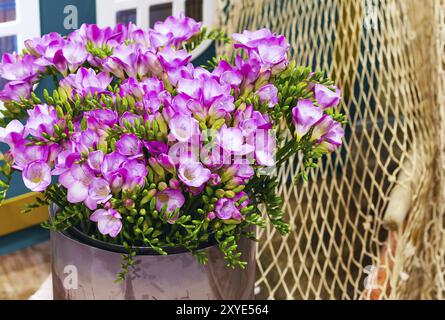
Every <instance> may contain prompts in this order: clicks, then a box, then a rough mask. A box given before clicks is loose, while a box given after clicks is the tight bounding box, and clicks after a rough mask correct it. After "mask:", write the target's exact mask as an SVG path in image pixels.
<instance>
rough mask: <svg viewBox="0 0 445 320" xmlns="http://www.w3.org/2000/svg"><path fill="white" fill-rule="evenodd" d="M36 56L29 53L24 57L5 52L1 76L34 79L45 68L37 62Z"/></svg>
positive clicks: (21, 79) (0, 69) (24, 79)
mask: <svg viewBox="0 0 445 320" xmlns="http://www.w3.org/2000/svg"><path fill="white" fill-rule="evenodd" d="M35 61H36V58H35V57H34V56H31V55H29V54H26V55H24V56H23V57H20V56H18V55H17V54H9V53H5V54H4V55H3V59H2V63H1V65H0V77H2V78H3V79H6V80H10V81H27V82H31V81H34V80H35V79H36V78H37V76H38V75H39V71H43V70H44V68H42V67H41V66H39V65H38V64H36V63H35Z"/></svg>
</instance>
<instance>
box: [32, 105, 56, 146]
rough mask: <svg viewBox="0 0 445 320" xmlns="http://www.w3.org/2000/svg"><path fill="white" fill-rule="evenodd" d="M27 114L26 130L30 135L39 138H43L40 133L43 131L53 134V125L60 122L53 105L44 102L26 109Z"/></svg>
mask: <svg viewBox="0 0 445 320" xmlns="http://www.w3.org/2000/svg"><path fill="white" fill-rule="evenodd" d="M28 116H29V118H28V121H27V123H26V129H27V131H28V132H29V133H30V134H31V135H32V136H34V137H36V138H40V139H43V136H42V133H44V132H45V133H47V134H48V135H50V136H53V135H54V125H56V124H58V125H60V124H61V121H60V120H59V118H58V117H57V112H56V110H55V109H54V107H53V106H48V105H46V104H40V105H36V106H34V109H32V110H28Z"/></svg>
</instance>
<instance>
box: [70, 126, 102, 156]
mask: <svg viewBox="0 0 445 320" xmlns="http://www.w3.org/2000/svg"><path fill="white" fill-rule="evenodd" d="M72 139H73V141H74V142H75V143H76V150H77V151H79V152H89V151H90V148H92V149H93V150H94V149H96V146H97V144H98V143H99V136H98V134H97V133H96V132H95V131H93V130H91V129H86V130H85V131H81V132H76V133H75V134H74V135H73V137H72Z"/></svg>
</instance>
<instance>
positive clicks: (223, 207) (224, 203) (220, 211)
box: [215, 198, 241, 220]
mask: <svg viewBox="0 0 445 320" xmlns="http://www.w3.org/2000/svg"><path fill="white" fill-rule="evenodd" d="M215 213H216V216H217V217H218V218H219V219H221V220H229V219H232V218H234V219H237V220H238V219H239V218H240V217H241V213H240V211H239V210H238V208H237V207H236V206H235V201H233V200H232V199H227V198H222V199H219V200H218V201H217V202H216V204H215Z"/></svg>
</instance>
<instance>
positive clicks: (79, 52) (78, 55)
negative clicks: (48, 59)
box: [62, 41, 89, 72]
mask: <svg viewBox="0 0 445 320" xmlns="http://www.w3.org/2000/svg"><path fill="white" fill-rule="evenodd" d="M62 54H63V58H64V59H65V61H66V62H67V63H68V69H69V70H70V72H75V71H76V70H77V69H78V68H79V67H80V66H81V65H83V63H84V62H85V61H86V59H87V57H88V55H89V53H88V51H87V50H86V48H85V45H84V44H83V43H82V42H78V41H68V43H67V44H65V45H64V46H63V48H62Z"/></svg>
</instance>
